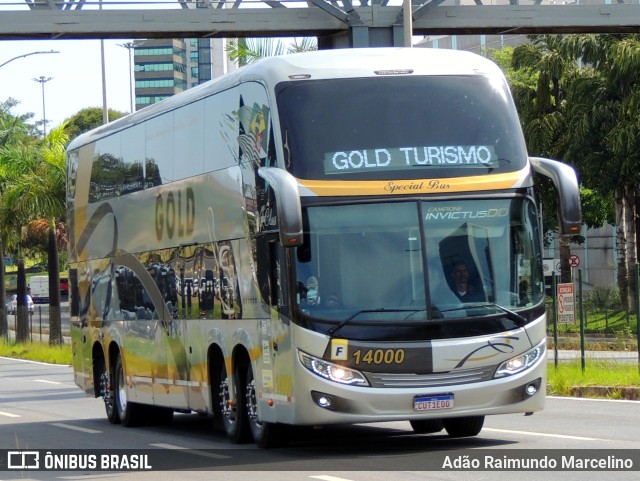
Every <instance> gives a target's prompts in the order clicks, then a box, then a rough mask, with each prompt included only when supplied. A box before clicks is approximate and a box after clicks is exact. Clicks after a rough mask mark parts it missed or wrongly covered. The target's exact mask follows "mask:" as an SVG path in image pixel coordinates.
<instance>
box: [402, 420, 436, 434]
mask: <svg viewBox="0 0 640 481" xmlns="http://www.w3.org/2000/svg"><path fill="white" fill-rule="evenodd" d="M409 424H411V428H413V431H414V432H416V433H418V434H429V433H439V432H440V431H442V428H444V424H442V419H414V420H412V421H409Z"/></svg>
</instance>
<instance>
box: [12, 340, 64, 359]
mask: <svg viewBox="0 0 640 481" xmlns="http://www.w3.org/2000/svg"><path fill="white" fill-rule="evenodd" d="M0 356H2V357H13V358H18V359H29V360H31V361H40V362H48V363H51V364H67V365H71V358H72V356H71V346H70V345H66V344H65V345H62V346H49V344H47V343H44V342H42V343H41V342H26V343H21V344H16V343H13V342H9V343H7V341H6V340H5V339H2V340H0Z"/></svg>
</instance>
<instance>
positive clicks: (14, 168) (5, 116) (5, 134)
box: [0, 98, 36, 338]
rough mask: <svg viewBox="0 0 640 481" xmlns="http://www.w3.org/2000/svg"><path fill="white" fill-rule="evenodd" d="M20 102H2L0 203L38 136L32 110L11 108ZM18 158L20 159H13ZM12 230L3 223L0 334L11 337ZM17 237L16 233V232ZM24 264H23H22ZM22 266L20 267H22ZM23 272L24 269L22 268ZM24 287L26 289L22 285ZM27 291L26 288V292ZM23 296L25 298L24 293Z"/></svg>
mask: <svg viewBox="0 0 640 481" xmlns="http://www.w3.org/2000/svg"><path fill="white" fill-rule="evenodd" d="M16 105H18V101H16V100H15V99H12V98H9V99H8V100H6V101H4V102H0V205H2V204H3V203H4V199H3V197H4V196H3V194H4V190H5V188H6V187H7V185H10V184H11V181H12V179H13V178H14V176H15V174H17V173H18V172H21V171H22V170H23V169H24V168H25V160H27V157H28V156H26V155H25V154H26V152H27V151H28V148H26V147H25V146H26V145H32V144H34V143H35V142H36V140H35V139H34V138H33V137H31V134H32V133H33V126H30V125H29V124H27V122H28V121H29V120H30V119H31V118H32V117H33V114H26V115H14V114H13V113H12V112H11V110H12V109H13V108H14V107H15V106H16ZM12 158H15V159H17V160H18V162H17V163H12V162H10V160H11V159H12ZM9 232H10V230H8V229H6V228H5V226H4V225H2V224H0V337H5V338H8V335H9V325H8V322H7V312H6V309H5V306H6V301H7V298H6V291H5V267H4V252H5V247H6V246H7V245H8V244H7V241H8V237H9ZM13 234H14V237H17V235H16V233H15V232H13ZM23 267H24V266H23ZM19 270H20V269H19ZM22 272H24V269H22ZM23 290H24V289H23ZM25 293H26V292H25ZM25 293H23V297H22V300H23V301H24V294H25ZM25 316H26V314H25V312H24V310H22V312H21V316H20V317H21V319H22V321H23V322H26V319H25Z"/></svg>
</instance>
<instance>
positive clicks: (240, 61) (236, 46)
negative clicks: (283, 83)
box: [226, 37, 318, 67]
mask: <svg viewBox="0 0 640 481" xmlns="http://www.w3.org/2000/svg"><path fill="white" fill-rule="evenodd" d="M317 49H318V41H317V40H316V39H315V38H311V37H304V38H302V39H301V40H300V41H298V39H297V38H296V39H294V43H293V44H290V45H285V44H284V43H283V42H282V40H280V39H273V38H238V39H229V40H227V46H226V50H227V54H228V55H229V58H230V59H231V60H233V61H234V62H235V63H236V65H237V66H239V67H243V66H245V65H248V64H250V63H253V62H255V61H257V60H260V59H262V58H266V57H276V56H278V55H284V54H287V53H296V52H307V51H310V50H317Z"/></svg>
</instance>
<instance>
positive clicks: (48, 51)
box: [0, 50, 60, 68]
mask: <svg viewBox="0 0 640 481" xmlns="http://www.w3.org/2000/svg"><path fill="white" fill-rule="evenodd" d="M41 53H60V52H58V51H57V50H46V51H42V52H30V53H25V54H24V55H18V56H17V57H13V58H10V59H9V60H7V61H6V62H4V63H2V64H0V68H2V67H4V66H5V65H7V64H8V63H9V62H13V61H14V60H18V59H19V58H23V57H28V56H29V55H39V54H41Z"/></svg>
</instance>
